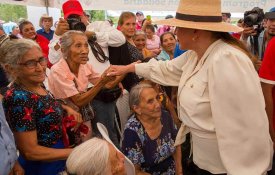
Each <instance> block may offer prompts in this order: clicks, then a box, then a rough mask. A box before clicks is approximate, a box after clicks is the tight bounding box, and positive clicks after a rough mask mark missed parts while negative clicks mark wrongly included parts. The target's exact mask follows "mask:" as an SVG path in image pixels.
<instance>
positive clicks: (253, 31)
mask: <svg viewBox="0 0 275 175" xmlns="http://www.w3.org/2000/svg"><path fill="white" fill-rule="evenodd" d="M263 19H265V23H266V26H265V28H264V27H263V25H262V22H263ZM243 27H244V31H243V33H242V36H241V40H242V41H244V43H246V44H247V47H248V48H249V50H250V51H251V53H253V54H254V55H255V56H257V57H258V59H259V62H258V64H259V65H258V67H260V65H261V61H262V59H263V57H264V53H265V49H266V46H267V44H268V42H269V41H270V39H271V38H272V37H273V36H274V35H275V7H273V8H271V9H270V11H269V12H266V13H265V14H264V13H263V10H262V9H260V8H257V7H255V8H253V9H252V10H251V11H247V12H245V15H244V25H243Z"/></svg>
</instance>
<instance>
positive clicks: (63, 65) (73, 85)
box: [48, 30, 113, 140]
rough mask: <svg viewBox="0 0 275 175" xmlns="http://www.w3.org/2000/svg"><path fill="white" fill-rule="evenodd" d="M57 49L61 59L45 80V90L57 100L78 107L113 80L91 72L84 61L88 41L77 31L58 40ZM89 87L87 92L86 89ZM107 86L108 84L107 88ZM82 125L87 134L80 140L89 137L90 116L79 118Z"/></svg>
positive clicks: (88, 65)
mask: <svg viewBox="0 0 275 175" xmlns="http://www.w3.org/2000/svg"><path fill="white" fill-rule="evenodd" d="M60 45H61V50H62V53H63V58H62V59H60V60H59V61H58V62H57V63H56V64H55V65H54V66H53V67H52V68H51V72H50V75H49V77H48V82H49V89H50V91H51V92H52V93H53V95H54V96H55V97H56V98H58V99H66V100H67V101H69V102H72V105H76V107H77V108H82V107H84V106H85V105H87V104H89V103H91V101H92V100H93V99H94V97H95V96H96V95H97V93H98V92H99V91H100V90H101V89H102V88H103V87H105V85H106V84H107V83H108V82H109V81H110V80H113V78H110V77H106V76H105V74H103V75H102V76H101V77H100V76H98V74H97V73H95V72H94V70H93V68H92V66H91V65H90V64H88V63H87V61H88V54H89V48H88V40H87V37H86V35H85V34H84V33H83V32H80V31H74V30H71V31H68V32H66V33H64V34H63V36H62V37H61V42H60ZM91 84H92V85H93V87H92V88H90V89H88V87H89V86H91ZM107 86H108V85H107ZM83 117H84V118H83V121H84V123H85V124H86V125H87V126H88V127H89V129H90V132H89V133H88V134H87V135H86V137H84V138H83V139H84V140H86V139H89V138H91V134H92V129H91V128H92V127H91V126H92V125H91V119H92V117H93V116H83Z"/></svg>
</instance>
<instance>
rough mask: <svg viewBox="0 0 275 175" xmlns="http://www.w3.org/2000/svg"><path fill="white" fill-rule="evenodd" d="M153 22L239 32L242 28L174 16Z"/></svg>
mask: <svg viewBox="0 0 275 175" xmlns="http://www.w3.org/2000/svg"><path fill="white" fill-rule="evenodd" d="M154 23H155V24H161V25H169V26H175V27H184V28H190V29H200V30H208V31H216V32H241V31H243V29H242V28H240V27H238V26H234V25H232V24H229V23H225V22H194V21H185V20H179V19H176V18H169V19H164V20H159V21H155V22H154Z"/></svg>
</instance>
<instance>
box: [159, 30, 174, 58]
mask: <svg viewBox="0 0 275 175" xmlns="http://www.w3.org/2000/svg"><path fill="white" fill-rule="evenodd" d="M160 45H161V47H162V50H161V52H160V54H159V55H158V56H157V60H163V61H167V60H172V59H173V58H174V50H175V48H176V37H175V35H174V34H173V33H171V32H165V33H163V34H162V35H161V36H160Z"/></svg>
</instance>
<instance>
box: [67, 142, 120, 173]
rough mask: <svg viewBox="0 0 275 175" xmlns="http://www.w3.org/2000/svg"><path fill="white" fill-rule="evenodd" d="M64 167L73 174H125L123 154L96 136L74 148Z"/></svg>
mask: <svg viewBox="0 0 275 175" xmlns="http://www.w3.org/2000/svg"><path fill="white" fill-rule="evenodd" d="M66 167H67V170H66V171H67V174H74V175H92V174H97V175H125V168H124V155H123V154H122V153H121V152H119V151H117V150H116V149H115V148H114V146H113V145H111V144H110V143H108V142H107V141H105V140H102V139H99V138H96V137H94V138H92V139H90V140H88V141H86V142H85V143H82V144H81V145H79V146H77V147H76V148H74V150H73V151H72V153H71V154H70V156H69V158H68V159H67V162H66Z"/></svg>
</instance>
